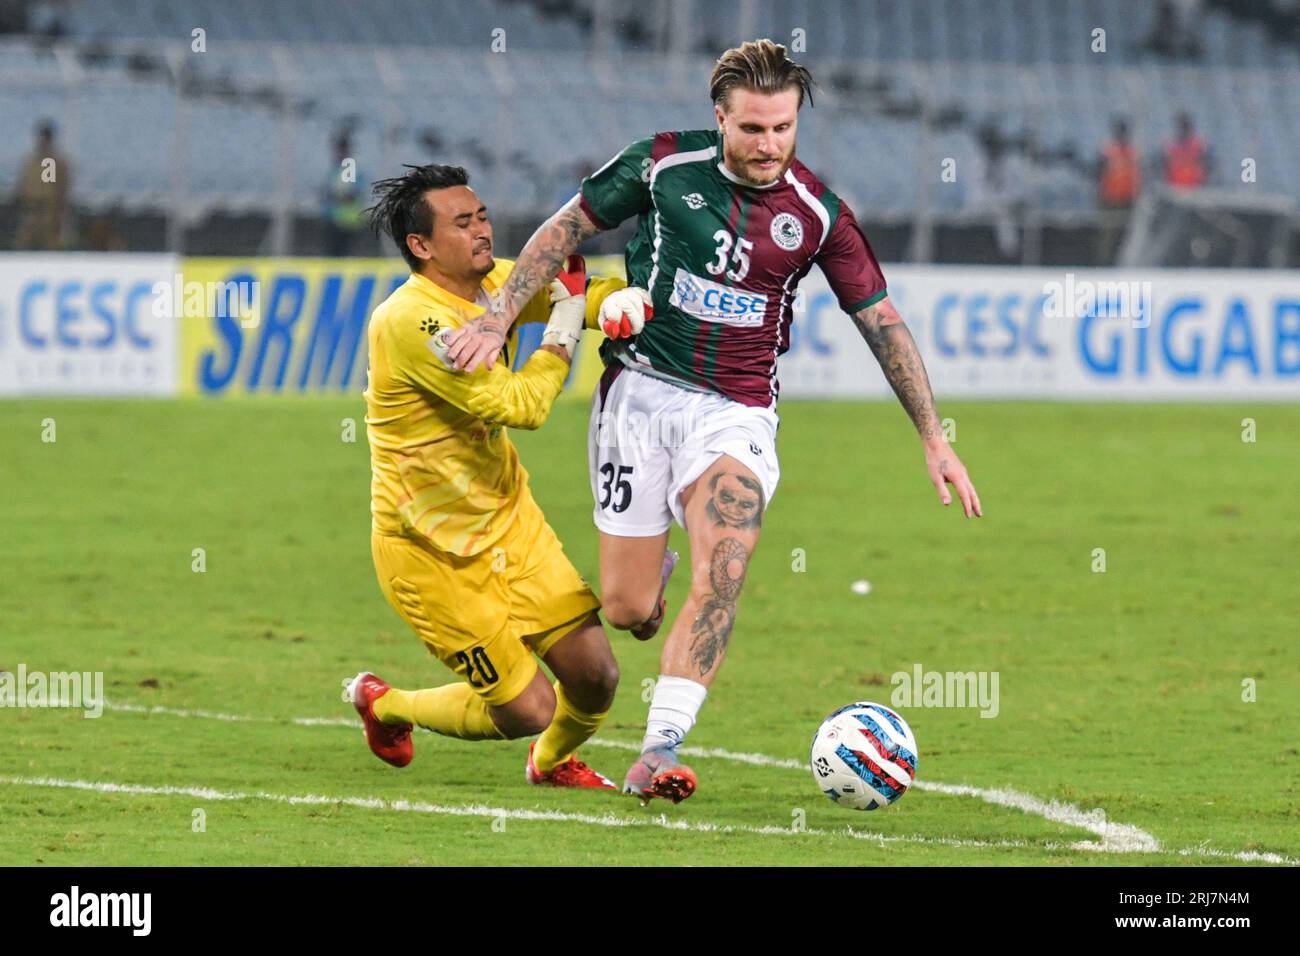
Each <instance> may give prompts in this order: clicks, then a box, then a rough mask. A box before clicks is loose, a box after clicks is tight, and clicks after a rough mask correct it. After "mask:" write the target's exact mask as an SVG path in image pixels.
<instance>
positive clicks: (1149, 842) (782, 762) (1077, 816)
mask: <svg viewBox="0 0 1300 956" xmlns="http://www.w3.org/2000/svg"><path fill="white" fill-rule="evenodd" d="M104 709H105V710H116V711H123V712H126V713H139V714H160V715H166V716H171V717H198V718H203V719H209V720H224V721H232V722H238V723H276V724H279V723H285V722H286V721H285V720H284V719H282V718H279V717H264V716H261V715H250V714H223V713H216V712H213V711H205V710H183V709H179V708H175V707H161V706H155V707H145V706H142V705H139V704H114V703H109V702H107V701H105V702H104ZM287 722H288V723H291V724H294V725H297V726H302V727H354V728H357V729H360V727H361V722H360V721H358V720H355V719H351V718H347V717H295V718H290V719H289V720H288V721H287ZM587 746H593V747H606V748H609V749H614V750H626V751H639V750H640V749H641V747H640V745H639V744H635V743H631V742H630V741H623V740H605V739H603V738H599V737H593V738H592V739H591V740H588V741H587ZM680 753H681V754H682V755H683V756H686V757H703V758H705V759H716V760H727V761H730V762H732V763H744V764H749V765H751V766H756V767H780V768H783V769H789V770H806V769H807V766H806V764H805V763H804V762H803V761H800V760H792V759H784V758H780V757H769V756H767V755H766V754H756V753H739V752H735V751H730V750H724V749H722V748H720V747H682V748H681V750H680ZM912 786H913V787H915V788H916V789H917V790H928V791H932V792H934V793H943V794H947V795H950V796H966V797H975V798H977V799H979V800H983V801H984V802H985V803H990V804H994V805H995V806H1001V807H1009V808H1011V809H1014V810H1020V811H1021V812H1023V813H1026V814H1030V815H1032V816H1040V817H1043V818H1044V819H1046V820H1049V821H1051V822H1053V823H1060V824H1063V825H1065V826H1070V827H1077V828H1079V829H1082V830H1087V831H1088V832H1089V833H1093V834H1096V835H1097V836H1099V837H1101V842H1100V843H1092V842H1088V841H1080V842H1077V843H1073V844H1071V846H1072V848H1073V849H1077V850H1085V851H1089V852H1098V853H1163V852H1169V853H1177V854H1179V855H1180V856H1205V857H1216V858H1222V859H1233V860H1240V861H1243V862H1247V863H1257V862H1263V863H1281V864H1285V865H1288V866H1297V865H1300V860H1294V859H1291V858H1289V857H1285V856H1282V855H1280V854H1277V853H1260V852H1257V851H1253V850H1246V851H1240V852H1233V851H1227V850H1213V849H1210V848H1208V847H1205V846H1199V847H1190V848H1184V849H1176V850H1167V849H1165V848H1164V847H1162V846H1161V845H1160V841H1159V840H1157V839H1156V838H1155V837H1154V836H1152V835H1151V834H1150V833H1147V832H1146V831H1145V830H1143V829H1141V828H1139V827H1137V826H1134V825H1132V824H1127V823H1112V822H1109V821H1108V820H1107V819H1106V815H1105V812H1104V811H1103V810H1101V809H1100V808H1099V809H1096V810H1092V811H1086V810H1083V809H1081V808H1079V807H1077V806H1075V805H1074V804H1071V803H1062V802H1060V801H1057V800H1051V801H1045V800H1041V799H1039V798H1038V797H1035V796H1032V795H1031V794H1027V793H1021V792H1020V791H1018V790H1010V789H1006V788H996V789H991V788H986V787H972V786H968V785H966V784H950V783H939V782H937V781H930V780H918V781H916V782H915V783H913V784H912ZM780 832H785V831H780ZM900 839H901V838H900ZM917 839H924V838H920V837H918V838H917ZM935 839H938V838H935ZM954 839H955V838H954ZM959 845H964V844H959ZM989 845H990V846H999V845H1013V844H989ZM1039 845H1047V844H1039Z"/></svg>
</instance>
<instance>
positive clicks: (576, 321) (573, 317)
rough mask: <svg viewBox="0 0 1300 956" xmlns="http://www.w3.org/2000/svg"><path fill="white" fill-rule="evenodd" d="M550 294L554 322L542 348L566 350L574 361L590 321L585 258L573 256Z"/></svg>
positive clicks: (557, 278) (543, 338) (548, 329)
mask: <svg viewBox="0 0 1300 956" xmlns="http://www.w3.org/2000/svg"><path fill="white" fill-rule="evenodd" d="M550 293H551V318H550V321H548V322H547V323H546V331H545V332H543V333H542V344H543V345H553V346H555V347H556V348H561V349H564V351H565V352H567V353H568V355H569V359H570V360H572V359H573V353H574V350H575V349H577V347H578V339H579V338H581V336H582V329H583V326H585V325H586V321H587V263H586V261H585V260H583V258H582V256H569V258H568V259H567V260H566V261H565V263H564V269H563V270H561V272H560V274H559V275H557V276H556V277H555V278H554V279H552V280H551V285H550Z"/></svg>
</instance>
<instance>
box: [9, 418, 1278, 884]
mask: <svg viewBox="0 0 1300 956" xmlns="http://www.w3.org/2000/svg"><path fill="white" fill-rule="evenodd" d="M781 412H782V427H781V432H780V437H779V447H780V452H781V460H782V480H781V486H780V489H779V491H778V493H777V495H776V497H775V500H774V501H773V504H772V507H771V509H770V510H769V512H768V516H767V519H766V521H765V524H764V529H763V536H762V539H761V541H760V543H759V547H758V551H757V553H756V555H755V557H754V560H753V563H752V565H751V568H750V572H749V576H748V579H747V582H746V584H745V591H744V593H743V595H742V598H741V603H740V612H739V617H738V622H737V626H736V630H735V633H734V636H733V639H732V643H731V649H730V653H729V656H728V659H727V662H726V664H725V666H724V667H723V669H722V672H721V675H720V677H719V679H718V682H717V683H716V685H715V686H714V689H713V691H712V693H711V694H710V697H709V700H708V701H707V703H706V704H705V706H704V709H703V711H702V713H701V717H700V722H699V724H698V725H697V727H696V729H695V731H694V732H693V734H692V736H691V739H690V741H689V743H690V744H691V745H693V746H694V747H697V748H702V749H709V750H713V749H716V750H719V751H725V752H726V753H721V754H719V753H712V754H710V755H696V756H693V757H691V758H690V762H691V763H692V764H693V766H694V767H695V769H696V771H697V772H698V774H699V777H700V789H699V791H698V792H697V794H696V795H695V796H694V797H693V798H692V799H691V800H689V801H687V802H686V803H684V804H682V805H681V806H678V807H673V806H671V805H667V804H655V805H653V806H651V807H648V808H644V809H643V808H641V807H639V806H638V805H637V804H636V803H635V802H634V801H632V800H631V799H630V798H625V797H622V796H616V795H614V794H609V793H573V792H564V791H552V790H544V789H535V788H531V787H529V786H528V785H527V784H526V783H525V782H524V779H523V777H524V774H523V767H524V759H525V754H526V752H527V742H526V741H516V742H501V743H496V742H494V743H478V744H476V743H465V742H460V741H455V740H448V739H444V738H439V737H435V736H433V735H430V734H419V735H417V738H416V759H415V762H414V763H413V764H412V765H411V766H410V767H409V768H406V769H405V770H396V769H393V768H390V767H388V766H386V765H384V764H382V763H380V762H379V761H378V760H376V759H375V758H374V757H373V756H371V754H370V753H369V751H368V750H367V749H366V747H365V745H364V742H363V740H362V737H361V734H360V732H359V729H358V727H357V726H353V725H352V718H354V716H355V715H354V714H353V713H352V711H351V709H350V708H349V707H348V706H347V705H345V704H344V703H342V702H341V701H340V699H339V693H340V679H341V678H343V677H346V676H348V675H351V674H353V673H355V672H356V671H357V670H358V669H361V668H371V669H374V670H376V671H377V672H378V673H379V674H381V675H383V676H384V677H386V678H387V679H388V680H390V681H392V682H393V683H395V684H398V685H399V686H406V687H415V686H432V685H435V684H440V683H444V682H446V681H447V679H448V673H447V672H445V671H443V670H442V669H441V668H440V667H439V666H438V665H437V663H436V661H434V660H433V659H432V658H430V657H429V656H428V655H427V654H426V653H425V652H424V651H423V649H422V647H421V646H420V644H419V642H418V641H417V639H416V638H415V636H414V635H413V634H411V633H409V632H408V631H407V630H406V628H405V626H404V625H403V624H402V623H401V622H400V621H399V620H398V618H397V616H396V615H395V614H394V613H393V612H392V611H391V610H390V609H389V608H388V606H387V605H386V604H385V602H384V600H383V597H382V596H381V594H380V592H379V589H378V587H377V585H376V583H375V580H374V575H373V570H372V568H371V564H370V553H369V542H368V536H369V511H368V500H369V499H368V489H369V469H368V458H367V455H368V451H367V447H366V444H365V432H364V425H363V423H362V418H363V415H364V409H363V406H362V403H361V401H360V399H359V397H358V398H348V399H337V400H335V399H322V400H297V399H294V400H288V399H245V400H232V401H228V402H199V401H175V402H150V401H73V400H22V401H11V402H5V403H0V450H2V452H3V453H2V454H0V528H3V534H4V541H3V546H2V547H0V581H3V587H2V588H0V670H10V671H13V670H15V669H16V668H17V666H18V665H19V664H24V665H25V666H26V667H27V669H28V670H29V671H45V672H50V671H73V670H76V671H102V672H103V673H104V675H105V689H106V693H107V697H108V700H109V704H110V707H109V709H108V710H107V711H106V712H105V713H104V714H103V716H102V717H100V718H98V719H86V718H84V717H83V716H82V715H81V713H80V712H78V711H72V710H59V709H9V708H5V709H0V734H2V735H3V739H4V741H5V746H4V748H3V753H4V756H3V759H0V817H2V818H3V819H4V821H5V825H4V826H0V864H6V865H13V864H18V865H32V864H48V865H57V864H77V865H79V864H128V865H139V864H180V865H228V864H339V865H343V864H352V863H378V862H384V863H403V864H429V865H442V864H615V865H617V864H793V865H805V864H807V865H813V864H817V865H828V864H829V865H854V864H861V865H911V864H917V865H930V864H946V865H968V864H970V865H974V864H1006V865H1020V864H1060V865H1073V866H1079V865H1085V866H1086V865H1098V864H1120V865H1150V864H1188V865H1194V864H1202V863H1213V864H1224V863H1241V864H1250V863H1258V862H1261V861H1263V862H1282V863H1295V862H1296V861H1297V860H1300V750H1298V749H1297V747H1298V746H1300V740H1298V739H1297V734H1296V728H1297V726H1298V725H1300V667H1298V665H1297V658H1296V653H1295V639H1296V636H1297V632H1298V628H1297V624H1296V621H1297V612H1296V595H1297V593H1298V592H1297V582H1298V581H1300V578H1298V576H1297V571H1298V569H1300V560H1298V558H1297V555H1300V496H1297V495H1296V493H1295V492H1296V462H1297V455H1296V448H1297V447H1298V442H1300V408H1297V407H1295V406H1288V405H1280V404H1258V405H1141V406H1136V405H1077V404H1047V403H957V402H952V403H945V404H944V405H943V407H942V412H943V414H945V415H947V416H950V417H952V418H954V419H955V421H956V423H957V428H958V434H957V438H958V440H957V444H956V447H957V449H958V450H959V452H960V453H961V454H962V456H963V458H964V460H965V461H966V464H967V465H968V466H969V468H970V470H971V473H972V476H973V477H974V480H975V482H976V485H977V487H978V488H979V490H980V494H981V497H982V499H983V502H984V509H985V514H986V517H985V518H984V519H983V520H981V521H966V520H963V519H962V518H961V516H960V514H959V513H958V512H957V511H956V506H954V508H952V509H949V510H946V511H945V510H944V509H943V508H941V507H940V506H939V504H938V503H937V499H936V496H935V494H934V492H933V490H932V489H931V488H930V486H929V485H928V482H927V480H926V476H925V472H924V467H923V461H922V456H921V451H920V446H919V443H918V442H917V440H916V438H915V436H914V435H913V434H912V433H911V431H910V426H909V425H908V423H907V421H906V419H905V417H904V415H903V414H902V412H901V411H900V410H899V408H898V407H897V405H895V404H892V403H867V404H848V403H812V402H808V403H797V402H787V403H785V404H784V405H783V407H782V409H781ZM586 417H587V415H586V407H585V404H583V403H579V402H566V403H561V404H560V405H559V406H558V407H557V409H556V412H555V414H554V415H553V417H552V419H551V421H550V422H549V423H548V424H547V425H546V426H545V428H544V429H543V430H542V431H541V432H538V433H536V434H530V433H515V434H514V437H515V440H516V442H517V443H518V445H519V448H520V452H521V455H522V457H523V460H524V462H525V465H526V466H527V467H528V469H529V471H530V472H531V476H532V479H531V480H532V483H533V487H534V490H535V492H536V495H537V498H538V500H539V501H540V502H541V504H542V506H543V508H544V509H545V510H546V513H547V515H548V517H549V519H550V521H551V523H552V524H553V525H554V527H555V528H556V529H557V531H558V532H559V534H560V537H561V538H562V539H563V541H564V542H565V545H566V548H567V550H568V553H569V555H570V556H571V557H572V559H573V561H574V563H575V564H576V565H577V566H578V568H579V570H581V571H582V572H583V573H584V574H586V575H587V576H588V578H589V579H590V580H592V581H596V580H598V573H597V564H596V553H597V549H596V535H595V531H594V528H593V527H592V525H591V521H590V508H591V504H590V492H589V490H588V481H587V476H586V452H585V429H586ZM1248 417H1249V418H1253V419H1254V420H1255V422H1256V428H1257V436H1256V437H1257V440H1255V441H1254V442H1247V441H1243V440H1242V430H1243V426H1242V419H1244V418H1248ZM347 418H352V419H355V420H356V428H357V433H356V441H355V442H353V443H348V442H345V441H343V440H342V437H341V435H342V432H343V425H342V422H343V420H344V419H347ZM46 419H53V421H54V427H55V429H56V432H55V437H56V441H54V442H48V441H42V431H43V429H44V428H45V426H43V424H42V422H43V421H44V420H46ZM47 437H48V435H47ZM674 535H675V536H676V538H675V541H676V543H677V546H679V547H680V546H682V545H683V544H684V537H683V536H682V535H681V532H680V529H678V530H676V531H675V532H674ZM197 548H202V549H203V550H204V553H205V556H206V570H205V571H204V572H203V573H196V572H195V571H194V570H192V563H193V560H194V559H193V553H194V549H197ZM797 549H802V550H801V551H800V550H797ZM1096 549H1104V552H1105V571H1104V573H1099V572H1097V571H1094V570H1093V568H1094V564H1095V563H1096V560H1097V559H1096V557H1095V554H1096ZM801 555H802V558H801V557H800V556H801ZM801 565H802V567H803V570H796V568H798V567H800V566H801ZM686 577H687V575H685V574H679V575H678V577H677V579H676V580H674V582H673V585H672V587H671V589H670V592H669V598H670V602H672V604H670V607H671V606H673V605H675V604H676V603H677V602H679V601H680V597H681V594H682V591H683V588H684V585H685V579H686ZM860 579H866V580H869V581H870V582H871V584H872V590H871V593H870V594H868V595H865V596H864V595H860V594H856V593H854V592H853V591H852V590H851V587H850V586H851V584H852V583H853V582H854V581H857V580H860ZM610 638H611V640H612V641H613V643H614V647H615V651H616V654H617V656H618V659H619V662H620V666H621V668H622V675H623V677H622V684H621V686H620V689H619V694H618V699H617V701H616V703H615V705H614V711H613V713H612V715H611V717H610V720H609V721H608V723H607V725H606V727H605V728H604V729H603V730H602V731H601V733H600V735H599V737H598V739H597V741H593V743H592V744H591V745H589V746H588V747H587V748H586V749H585V750H584V752H583V754H584V757H585V758H586V759H587V760H588V761H589V762H591V763H592V764H593V765H594V766H596V767H597V768H598V769H600V770H603V771H604V772H605V773H606V774H607V775H609V776H611V777H615V778H617V779H619V780H621V779H622V775H623V772H624V771H625V770H626V768H627V765H628V762H629V761H630V759H631V758H632V756H633V753H632V750H629V749H627V748H628V747H629V746H632V745H634V744H635V743H636V742H637V741H639V739H640V735H641V729H642V721H643V720H644V717H645V708H646V704H645V702H644V701H643V699H642V693H643V687H644V686H645V685H644V682H646V681H648V680H649V679H651V678H653V677H654V676H655V675H656V674H657V673H658V667H657V664H658V652H659V645H658V642H653V643H651V644H650V645H641V644H639V643H638V642H636V641H634V640H632V639H631V638H630V637H629V636H627V635H626V634H624V633H621V632H615V631H610ZM917 664H920V665H921V666H922V667H923V668H924V669H925V670H927V671H930V670H934V671H987V672H992V671H996V672H997V673H998V675H999V689H1000V701H999V711H998V714H997V716H996V717H993V718H982V717H981V716H980V715H979V712H978V710H977V709H972V708H966V709H959V708H915V707H909V708H904V709H903V711H902V712H903V714H904V715H905V716H906V717H907V719H908V720H909V721H910V723H911V725H912V727H913V729H914V731H915V732H916V735H917V739H918V742H919V749H920V765H919V770H920V773H919V781H920V785H919V786H918V787H917V788H914V789H913V790H912V791H911V792H909V793H908V794H907V795H906V796H904V797H903V799H902V800H901V801H899V802H898V803H897V804H895V805H894V806H892V807H889V808H887V809H885V810H883V811H877V812H873V813H854V812H851V811H847V810H845V809H843V808H839V807H836V806H835V805H833V804H832V803H831V802H830V801H828V800H827V799H826V798H825V797H824V796H822V794H821V793H819V792H818V789H817V787H816V786H815V785H814V783H813V781H812V778H811V774H810V773H809V772H808V770H807V769H806V767H804V766H802V764H803V762H804V761H805V760H806V757H807V750H808V743H809V741H810V739H811V737H812V734H813V731H814V730H815V729H816V727H817V724H818V722H819V721H820V719H821V718H822V717H823V716H824V715H825V714H826V713H828V712H829V711H831V710H832V709H834V708H836V707H838V706H840V705H842V704H845V703H848V702H851V701H853V700H862V699H867V700H871V699H875V700H879V701H881V702H883V703H889V700H890V696H891V693H892V691H893V687H892V686H891V684H890V679H891V675H893V674H894V673H896V672H899V671H908V672H910V671H911V670H912V669H913V668H914V666H915V665H917ZM1252 687H1253V694H1252V693H1251V692H1250V688H1252ZM1252 696H1253V698H1254V699H1253V700H1251V699H1243V698H1244V697H1245V698H1250V697H1252ZM310 718H322V719H323V720H321V721H320V722H312V721H311V720H309V719H310ZM736 754H750V755H762V756H763V757H766V758H770V759H769V760H761V759H751V760H749V762H746V761H745V760H743V759H741V758H738V757H737V756H735V755H736ZM74 784H75V785H74ZM926 784H928V785H929V786H928V787H925V785H926ZM958 785H965V786H968V787H971V788H975V790H976V792H974V793H971V794H967V793H961V792H954V791H953V790H951V789H949V788H951V787H956V786H958ZM299 798H301V799H299ZM1135 846H1136V847H1137V848H1138V852H1117V851H1120V850H1123V849H1124V848H1126V847H1128V848H1130V849H1131V848H1133V847H1135ZM1220 854H1226V855H1220Z"/></svg>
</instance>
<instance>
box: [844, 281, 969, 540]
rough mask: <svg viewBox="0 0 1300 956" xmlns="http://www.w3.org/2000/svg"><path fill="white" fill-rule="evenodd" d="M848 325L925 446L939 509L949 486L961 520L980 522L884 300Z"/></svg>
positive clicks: (925, 384)
mask: <svg viewBox="0 0 1300 956" xmlns="http://www.w3.org/2000/svg"><path fill="white" fill-rule="evenodd" d="M853 323H854V325H856V326H857V327H858V331H859V332H861V333H862V337H863V339H865V340H866V343H867V345H868V346H870V347H871V351H872V354H874V355H875V356H876V361H878V362H879V363H880V369H881V371H883V372H884V373H885V378H886V379H887V380H888V381H889V384H890V386H891V387H892V388H893V389H894V394H895V395H897V396H898V401H899V402H900V403H901V404H902V406H903V408H904V410H905V411H906V412H907V414H908V416H909V417H911V419H912V424H914V425H915V426H916V431H917V434H919V435H920V436H921V442H922V444H924V445H925V463H926V466H927V468H928V470H929V472H930V480H931V481H932V482H933V483H934V486H935V488H936V489H938V492H939V500H940V501H942V502H943V503H944V504H945V505H947V504H951V503H952V495H951V494H950V493H949V492H948V488H947V485H949V484H950V485H952V487H953V490H955V491H956V492H957V497H958V498H959V499H960V500H961V507H962V511H963V512H964V513H965V515H966V517H967V518H969V517H971V516H972V515H974V516H975V517H977V518H978V517H982V516H983V511H982V510H981V508H980V499H979V495H978V494H976V493H975V486H974V485H973V484H971V480H970V476H968V475H967V474H966V466H965V465H963V464H962V463H961V459H960V458H958V457H957V453H956V452H955V451H953V450H952V446H951V445H949V444H948V439H947V438H946V437H944V434H943V426H942V425H941V424H940V423H939V413H938V412H937V411H935V407H934V394H933V393H932V392H931V391H930V379H929V376H927V375H926V373H925V363H924V362H922V361H921V352H920V350H919V349H918V348H917V347H916V340H915V339H913V338H912V333H911V332H910V331H908V328H907V325H906V324H905V323H904V322H903V317H902V316H900V315H899V314H898V310H897V309H895V308H894V304H893V303H892V302H890V301H889V297H888V296H885V297H884V298H883V299H881V300H880V301H879V302H876V303H874V304H872V305H869V306H867V307H866V308H864V309H860V310H858V311H857V312H855V313H853Z"/></svg>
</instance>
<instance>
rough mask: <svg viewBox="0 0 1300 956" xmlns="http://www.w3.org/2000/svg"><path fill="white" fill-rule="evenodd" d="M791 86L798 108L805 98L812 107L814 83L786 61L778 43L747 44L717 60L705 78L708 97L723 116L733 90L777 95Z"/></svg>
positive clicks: (805, 74) (791, 63) (767, 41)
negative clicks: (797, 97)
mask: <svg viewBox="0 0 1300 956" xmlns="http://www.w3.org/2000/svg"><path fill="white" fill-rule="evenodd" d="M792 86H793V87H795V88H797V89H798V90H799V106H800V107H802V106H803V101H804V97H805V96H806V97H807V98H808V105H809V106H812V101H813V99H812V91H813V87H814V86H816V83H815V82H814V81H813V78H812V74H811V73H809V72H808V69H807V67H804V66H801V65H800V64H798V63H796V62H795V61H794V60H792V59H790V57H789V55H788V54H787V53H786V50H785V47H784V46H782V45H781V44H780V43H773V42H772V41H771V40H750V41H749V42H748V43H742V44H741V45H740V46H738V47H733V48H731V49H730V50H728V51H727V52H726V53H724V54H722V56H720V57H718V62H717V63H715V64H714V66H713V75H712V76H711V77H709V96H710V97H712V98H713V102H714V103H716V104H717V105H718V106H721V107H722V109H723V111H724V112H725V111H726V109H727V102H728V98H729V96H730V94H731V91H732V90H734V89H735V88H736V87H740V88H741V89H744V90H750V91H752V92H754V93H780V92H781V91H782V90H787V89H789V88H790V87H792Z"/></svg>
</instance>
